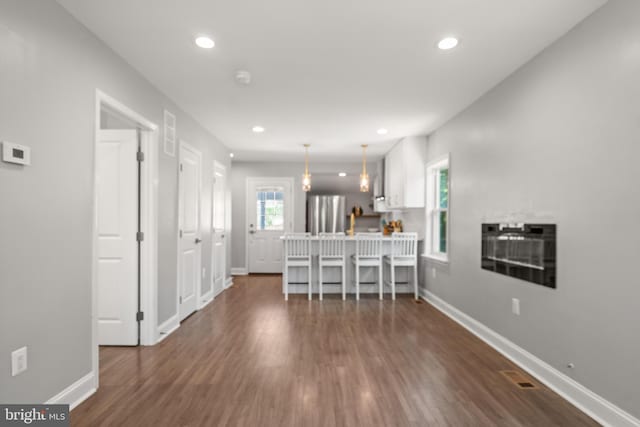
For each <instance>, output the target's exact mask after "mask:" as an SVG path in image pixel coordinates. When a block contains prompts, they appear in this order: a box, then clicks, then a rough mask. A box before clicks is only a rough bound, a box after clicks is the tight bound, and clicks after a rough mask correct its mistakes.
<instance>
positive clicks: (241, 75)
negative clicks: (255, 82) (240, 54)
mask: <svg viewBox="0 0 640 427" xmlns="http://www.w3.org/2000/svg"><path fill="white" fill-rule="evenodd" d="M236 82H237V83H238V84H239V85H242V86H249V85H250V84H251V73H250V72H248V71H247V70H238V71H236Z"/></svg>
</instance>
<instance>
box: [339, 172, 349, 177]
mask: <svg viewBox="0 0 640 427" xmlns="http://www.w3.org/2000/svg"><path fill="white" fill-rule="evenodd" d="M338 176H347V173H346V172H340V173H339V174H338Z"/></svg>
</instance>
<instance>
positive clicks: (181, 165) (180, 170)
mask: <svg viewBox="0 0 640 427" xmlns="http://www.w3.org/2000/svg"><path fill="white" fill-rule="evenodd" d="M180 172H182V163H180Z"/></svg>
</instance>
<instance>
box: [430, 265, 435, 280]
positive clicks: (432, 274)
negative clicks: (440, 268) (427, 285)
mask: <svg viewBox="0 0 640 427" xmlns="http://www.w3.org/2000/svg"><path fill="white" fill-rule="evenodd" d="M431 277H433V278H434V279H435V278H436V268H435V267H431Z"/></svg>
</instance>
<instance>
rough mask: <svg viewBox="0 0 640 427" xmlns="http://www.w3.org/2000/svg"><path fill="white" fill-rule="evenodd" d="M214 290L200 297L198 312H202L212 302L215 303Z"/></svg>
mask: <svg viewBox="0 0 640 427" xmlns="http://www.w3.org/2000/svg"><path fill="white" fill-rule="evenodd" d="M213 297H214V295H213V289H211V290H210V291H209V292H207V293H206V294H204V295H202V296H201V297H200V305H199V306H198V310H202V309H203V308H205V307H206V306H207V305H209V304H210V303H211V301H213Z"/></svg>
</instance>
